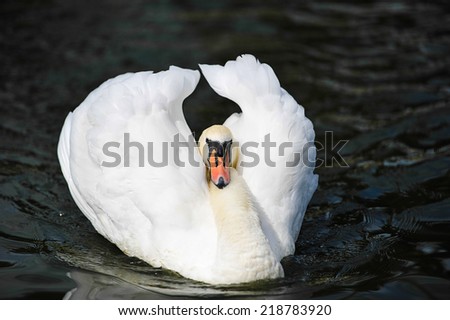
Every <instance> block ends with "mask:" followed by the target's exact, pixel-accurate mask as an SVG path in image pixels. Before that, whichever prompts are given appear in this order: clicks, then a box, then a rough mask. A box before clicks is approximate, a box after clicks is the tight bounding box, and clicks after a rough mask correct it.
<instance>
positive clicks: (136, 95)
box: [58, 67, 216, 277]
mask: <svg viewBox="0 0 450 320" xmlns="http://www.w3.org/2000/svg"><path fill="white" fill-rule="evenodd" d="M199 76H200V75H199V72H198V71H192V70H186V69H181V68H177V67H171V68H170V69H169V70H168V71H164V72H159V73H156V74H153V73H152V72H139V73H134V74H133V73H128V74H124V75H120V76H118V77H116V78H114V79H110V80H108V81H106V82H105V83H103V84H102V85H101V86H100V87H99V88H97V89H96V90H94V91H93V92H92V93H91V94H90V95H89V96H88V97H87V98H86V100H85V101H84V102H83V103H81V105H80V106H79V107H78V108H77V109H76V110H75V111H74V112H73V113H70V114H69V115H68V116H67V118H66V121H65V123H64V127H63V130H62V132H61V136H60V141H59V145H58V156H59V159H60V163H61V167H62V171H63V174H64V177H65V178H66V180H67V182H68V184H69V189H70V192H71V194H72V196H73V198H74V199H75V202H76V203H77V205H78V206H79V207H80V209H81V210H82V211H83V213H84V214H85V215H86V216H87V217H88V218H89V220H90V221H91V222H92V224H93V226H94V227H95V229H96V230H97V231H98V232H99V233H100V234H102V235H103V236H105V237H106V238H107V239H108V240H110V241H111V242H113V243H115V244H116V245H117V246H118V247H119V248H120V249H121V250H123V251H124V252H126V253H127V254H129V255H131V256H137V257H139V258H141V259H143V260H146V261H147V262H149V263H151V264H152V265H154V266H164V267H166V268H169V269H172V270H184V275H185V276H188V277H192V276H193V275H192V274H190V269H189V266H191V267H192V269H195V268H197V269H198V267H199V266H198V264H202V268H205V269H206V270H207V268H208V266H207V264H208V261H212V260H213V257H209V256H208V255H210V254H211V253H212V252H214V248H215V243H214V239H215V238H216V236H215V234H213V233H214V232H215V227H214V221H213V214H212V212H211V209H210V206H209V204H208V203H209V202H208V198H207V195H208V190H207V185H206V181H205V179H204V175H205V168H204V164H203V162H202V161H201V158H200V155H199V154H198V151H197V150H196V149H193V148H190V149H189V150H188V148H185V147H184V148H180V149H179V155H176V154H175V152H177V151H176V150H174V148H172V146H171V145H170V144H169V145H167V152H168V153H167V154H166V159H167V161H168V164H169V165H166V166H164V167H154V166H151V165H149V164H148V163H147V161H148V157H150V156H151V157H152V159H153V160H154V161H155V162H160V161H161V160H163V159H164V157H163V152H162V150H163V148H164V147H163V144H164V143H168V142H171V141H174V137H175V136H176V135H177V134H179V137H180V139H179V140H180V141H182V142H183V141H184V142H186V141H188V136H189V135H190V133H191V132H190V130H189V127H188V126H187V124H186V121H185V119H184V116H183V112H182V102H183V100H184V99H185V98H186V97H187V96H188V95H190V94H191V93H192V91H193V90H194V89H195V87H196V85H197V83H198V81H199ZM125 134H128V135H129V136H128V137H129V140H130V143H131V145H130V144H128V147H126V146H125V141H124V140H125ZM108 142H115V143H120V146H119V147H117V148H115V147H114V148H113V147H111V148H110V149H109V151H114V152H115V153H117V154H119V155H120V156H121V162H120V165H118V166H115V167H108V166H104V165H102V164H105V163H112V162H113V161H112V160H114V159H113V158H112V157H111V156H110V155H109V156H108V155H106V154H105V152H104V149H103V147H104V145H105V143H108ZM148 142H152V143H153V145H152V148H151V147H150V146H149V145H148ZM137 143H140V144H141V145H142V146H144V154H145V155H144V158H145V161H144V166H143V167H142V166H140V165H141V164H142V163H141V162H142V161H141V160H142V159H140V158H139V157H138V152H139V150H138V148H139V147H136V144H137ZM115 146H117V144H116V145H115ZM125 149H127V150H129V154H130V157H129V158H130V162H129V165H128V166H126V165H125V157H124V155H125V154H124V152H125V151H126V150H125ZM148 150H153V152H152V153H151V155H148ZM189 152H191V153H193V154H191V155H189ZM175 156H177V158H179V160H180V161H182V162H183V163H184V164H185V166H184V167H180V166H176V165H174V164H173V162H174V157H175ZM189 157H191V158H194V160H195V164H196V165H194V164H190V163H189ZM118 181H120V183H119V184H118V183H117V182H118ZM202 181H203V182H202ZM199 182H202V183H199ZM174 187H175V188H176V192H174V190H173V188H174ZM186 207H187V208H189V210H184V208H186ZM187 239H189V240H188V241H186V240H187ZM205 239H208V241H205ZM198 248H202V249H203V250H202V251H201V252H199V250H198ZM205 264H206V265H205ZM182 267H183V268H182Z"/></svg>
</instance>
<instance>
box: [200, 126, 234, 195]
mask: <svg viewBox="0 0 450 320" xmlns="http://www.w3.org/2000/svg"><path fill="white" fill-rule="evenodd" d="M232 143H233V136H232V134H231V131H230V129H228V128H227V127H225V126H222V125H214V126H211V127H209V128H207V129H205V130H204V131H203V133H202V135H201V136H200V139H199V141H198V146H199V149H200V153H201V154H202V158H203V161H204V162H205V164H206V167H207V178H208V179H209V180H210V181H211V182H212V183H214V185H215V186H216V187H217V188H219V189H223V188H225V187H226V186H227V185H228V184H229V183H230V181H231V176H230V168H231V166H232V164H233V161H232V160H233V158H232V154H231V149H232V148H231V145H232Z"/></svg>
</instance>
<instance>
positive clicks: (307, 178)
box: [200, 55, 318, 259]
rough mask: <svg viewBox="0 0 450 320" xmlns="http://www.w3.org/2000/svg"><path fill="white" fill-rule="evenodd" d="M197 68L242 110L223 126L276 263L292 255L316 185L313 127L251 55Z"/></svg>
mask: <svg viewBox="0 0 450 320" xmlns="http://www.w3.org/2000/svg"><path fill="white" fill-rule="evenodd" d="M200 68H201V70H202V72H203V75H204V76H205V78H206V80H207V81H208V83H209V84H210V86H211V87H212V88H213V89H214V90H215V91H216V92H217V93H218V94H219V95H221V96H223V97H225V98H228V99H230V100H232V101H234V102H236V103H237V104H238V105H239V107H240V108H241V110H242V113H239V114H233V115H231V116H230V117H229V118H228V119H227V120H226V121H225V123H224V125H225V126H226V127H228V128H229V129H230V130H231V132H232V134H233V137H234V141H235V142H237V143H238V144H239V150H240V157H239V163H238V165H237V170H238V172H239V173H240V174H241V175H242V177H243V178H244V179H245V181H246V182H247V185H248V187H249V189H250V190H251V192H252V194H253V196H254V197H255V198H256V202H257V203H258V204H259V206H260V210H259V211H260V220H261V224H262V228H263V231H264V233H265V235H266V237H267V238H268V240H269V242H270V245H271V247H272V251H273V252H274V253H275V254H276V255H277V257H278V259H281V258H282V257H284V256H286V255H289V254H293V253H294V251H295V241H296V239H297V236H298V234H299V231H300V228H301V224H302V220H303V217H304V214H305V210H306V207H307V205H308V202H309V201H310V199H311V197H312V194H313V193H314V191H315V190H316V188H317V184H318V176H317V175H315V174H314V173H313V170H314V166H315V158H316V148H315V146H314V136H315V134H314V129H313V125H312V123H311V121H310V120H309V119H308V118H306V117H305V113H304V109H303V107H302V106H301V105H299V104H298V103H297V102H296V101H295V100H294V98H292V96H291V95H290V94H289V93H288V92H286V91H285V90H284V89H283V88H281V86H280V83H279V81H278V79H277V77H276V75H275V73H274V72H273V70H272V68H271V67H270V66H268V65H267V64H261V63H260V62H259V61H258V60H257V59H256V58H255V57H253V56H252V55H242V56H240V57H238V58H237V59H236V60H235V61H229V62H227V63H226V64H225V65H224V66H220V65H200Z"/></svg>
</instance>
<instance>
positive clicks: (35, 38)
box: [0, 0, 450, 299]
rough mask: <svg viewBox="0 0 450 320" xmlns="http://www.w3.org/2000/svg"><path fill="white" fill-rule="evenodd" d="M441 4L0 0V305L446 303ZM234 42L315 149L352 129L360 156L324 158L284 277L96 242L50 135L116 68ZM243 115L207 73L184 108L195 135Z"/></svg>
mask: <svg viewBox="0 0 450 320" xmlns="http://www.w3.org/2000/svg"><path fill="white" fill-rule="evenodd" d="M131 3H132V4H131ZM280 3H283V4H282V5H281V4H280ZM446 4H447V3H446V1H434V0H429V1H426V2H418V1H406V0H405V1H397V0H396V1H386V2H379V1H367V2H362V1H354V2H351V1H350V2H349V1H345V2H344V1H335V2H332V1H327V2H323V1H320V2H319V1H312V0H311V1H283V2H278V1H265V2H263V1H245V2H242V3H241V2H240V1H207V2H205V1H194V0H191V1H148V2H145V1H132V2H128V1H85V0H81V1H80V0H77V1H62V0H61V1H56V0H55V1H51V0H41V1H2V2H1V4H0V26H1V28H0V60H1V69H0V77H1V78H0V80H1V81H0V108H1V124H0V135H1V136H0V137H1V139H0V283H1V286H0V298H40V299H45V298H57V299H59V298H63V297H64V296H66V297H71V298H141V299H146V298H177V297H218V298H223V297H228V296H230V297H239V298H252V297H259V298H262V297H269V298H294V299H295V298H331V299H334V298H351V299H361V298H362V299H366V298H375V299H397V298H403V299H417V298H419V299H429V298H438V299H450V253H449V252H450V241H449V240H450V237H449V231H450V183H449V181H450V179H449V177H450V173H449V168H450V108H449V97H450V72H449V70H450V12H449V10H448V6H446ZM241 53H253V54H254V55H256V56H257V57H258V58H259V59H260V60H261V61H263V62H267V63H269V64H270V65H271V66H272V67H273V68H274V70H275V72H276V73H277V75H278V76H279V78H280V81H281V83H282V85H283V87H285V88H286V89H287V90H288V91H289V92H290V93H291V94H292V95H293V96H294V97H295V98H296V99H297V100H298V101H299V102H301V103H302V104H303V105H304V106H305V108H306V113H307V116H308V117H309V118H310V119H311V120H312V121H313V123H314V125H315V128H316V134H317V140H318V142H320V143H322V144H325V135H326V134H325V132H326V131H333V132H334V140H335V141H338V140H340V139H346V140H349V142H348V144H347V145H346V146H345V147H344V149H343V150H342V154H343V156H344V160H345V161H346V162H347V163H348V164H349V167H348V168H345V167H341V166H338V165H337V164H334V166H332V167H324V166H323V167H320V168H318V169H317V172H318V173H319V175H320V185H319V189H318V191H317V192H316V194H315V195H314V197H313V200H312V201H311V204H310V206H309V209H308V211H307V213H306V217H305V221H304V224H303V227H302V230H301V234H300V236H299V239H298V241H297V250H296V254H295V255H294V256H291V257H287V258H285V259H284V261H283V265H284V268H285V271H286V274H287V276H286V278H285V279H282V280H277V281H263V282H258V283H254V284H250V285H242V286H226V287H215V286H210V285H204V284H201V283H196V282H193V281H190V280H186V279H183V278H181V277H179V276H177V275H176V274H173V273H171V272H169V271H165V270H159V269H155V268H152V267H150V266H148V265H146V264H145V263H143V262H141V261H139V260H137V259H133V258H129V257H126V256H125V255H123V254H122V253H121V252H120V251H119V250H118V249H116V248H115V247H114V246H113V245H111V244H110V243H108V242H107V241H106V240H104V239H103V238H102V237H101V236H99V235H98V234H97V233H96V232H95V231H94V229H93V228H92V227H91V225H90V224H89V222H88V221H87V219H86V218H84V216H83V215H82V214H81V212H80V211H79V210H78V209H77V207H76V206H75V204H74V203H73V201H72V200H71V198H70V195H69V192H68V189H67V187H66V184H65V182H64V180H63V177H62V174H61V172H60V169H59V165H58V162H57V157H56V144H57V140H58V135H59V132H60V129H61V127H62V123H63V120H64V118H65V116H66V114H67V113H68V112H69V111H70V110H72V109H73V108H75V107H76V106H77V105H78V104H79V103H80V102H81V101H82V100H83V99H84V97H85V96H86V95H87V94H88V93H89V92H90V91H91V90H93V89H94V88H95V87H96V86H97V85H99V84H100V83H101V82H103V81H104V80H105V79H107V78H109V77H112V76H115V75H117V74H120V73H124V72H127V71H138V70H155V71H158V70H162V69H166V68H167V67H168V66H169V65H171V64H174V65H178V66H182V67H188V68H196V64H197V63H221V64H222V63H224V62H225V61H227V60H229V59H234V58H235V57H236V56H237V55H238V54H241ZM235 110H236V106H234V105H232V104H231V103H230V102H228V101H226V100H224V99H221V98H219V97H218V96H216V95H215V94H214V93H213V92H212V90H211V89H209V87H208V86H207V85H206V84H205V81H202V82H201V84H200V85H199V87H198V89H197V91H196V92H195V93H194V94H193V96H192V97H191V98H189V99H188V100H187V102H186V105H185V112H186V113H187V119H188V122H189V124H190V126H191V128H192V129H193V130H195V131H196V132H199V131H201V130H202V129H203V128H205V127H206V126H208V125H210V124H212V123H220V122H222V121H223V120H224V119H225V118H226V117H227V116H228V115H229V114H230V113H231V112H232V111H235ZM319 156H320V157H321V158H324V157H325V153H323V152H322V153H319ZM75 289H76V290H75ZM68 292H70V293H69V294H67V293H68Z"/></svg>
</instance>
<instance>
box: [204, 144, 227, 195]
mask: <svg viewBox="0 0 450 320" xmlns="http://www.w3.org/2000/svg"><path fill="white" fill-rule="evenodd" d="M209 165H210V171H211V181H212V182H213V183H214V184H215V185H216V186H217V187H218V188H219V189H222V188H224V187H226V186H227V185H228V184H229V183H230V159H229V156H228V155H227V154H226V155H225V160H224V158H223V157H218V156H217V155H216V152H215V151H213V152H212V153H211V155H210V157H209Z"/></svg>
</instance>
